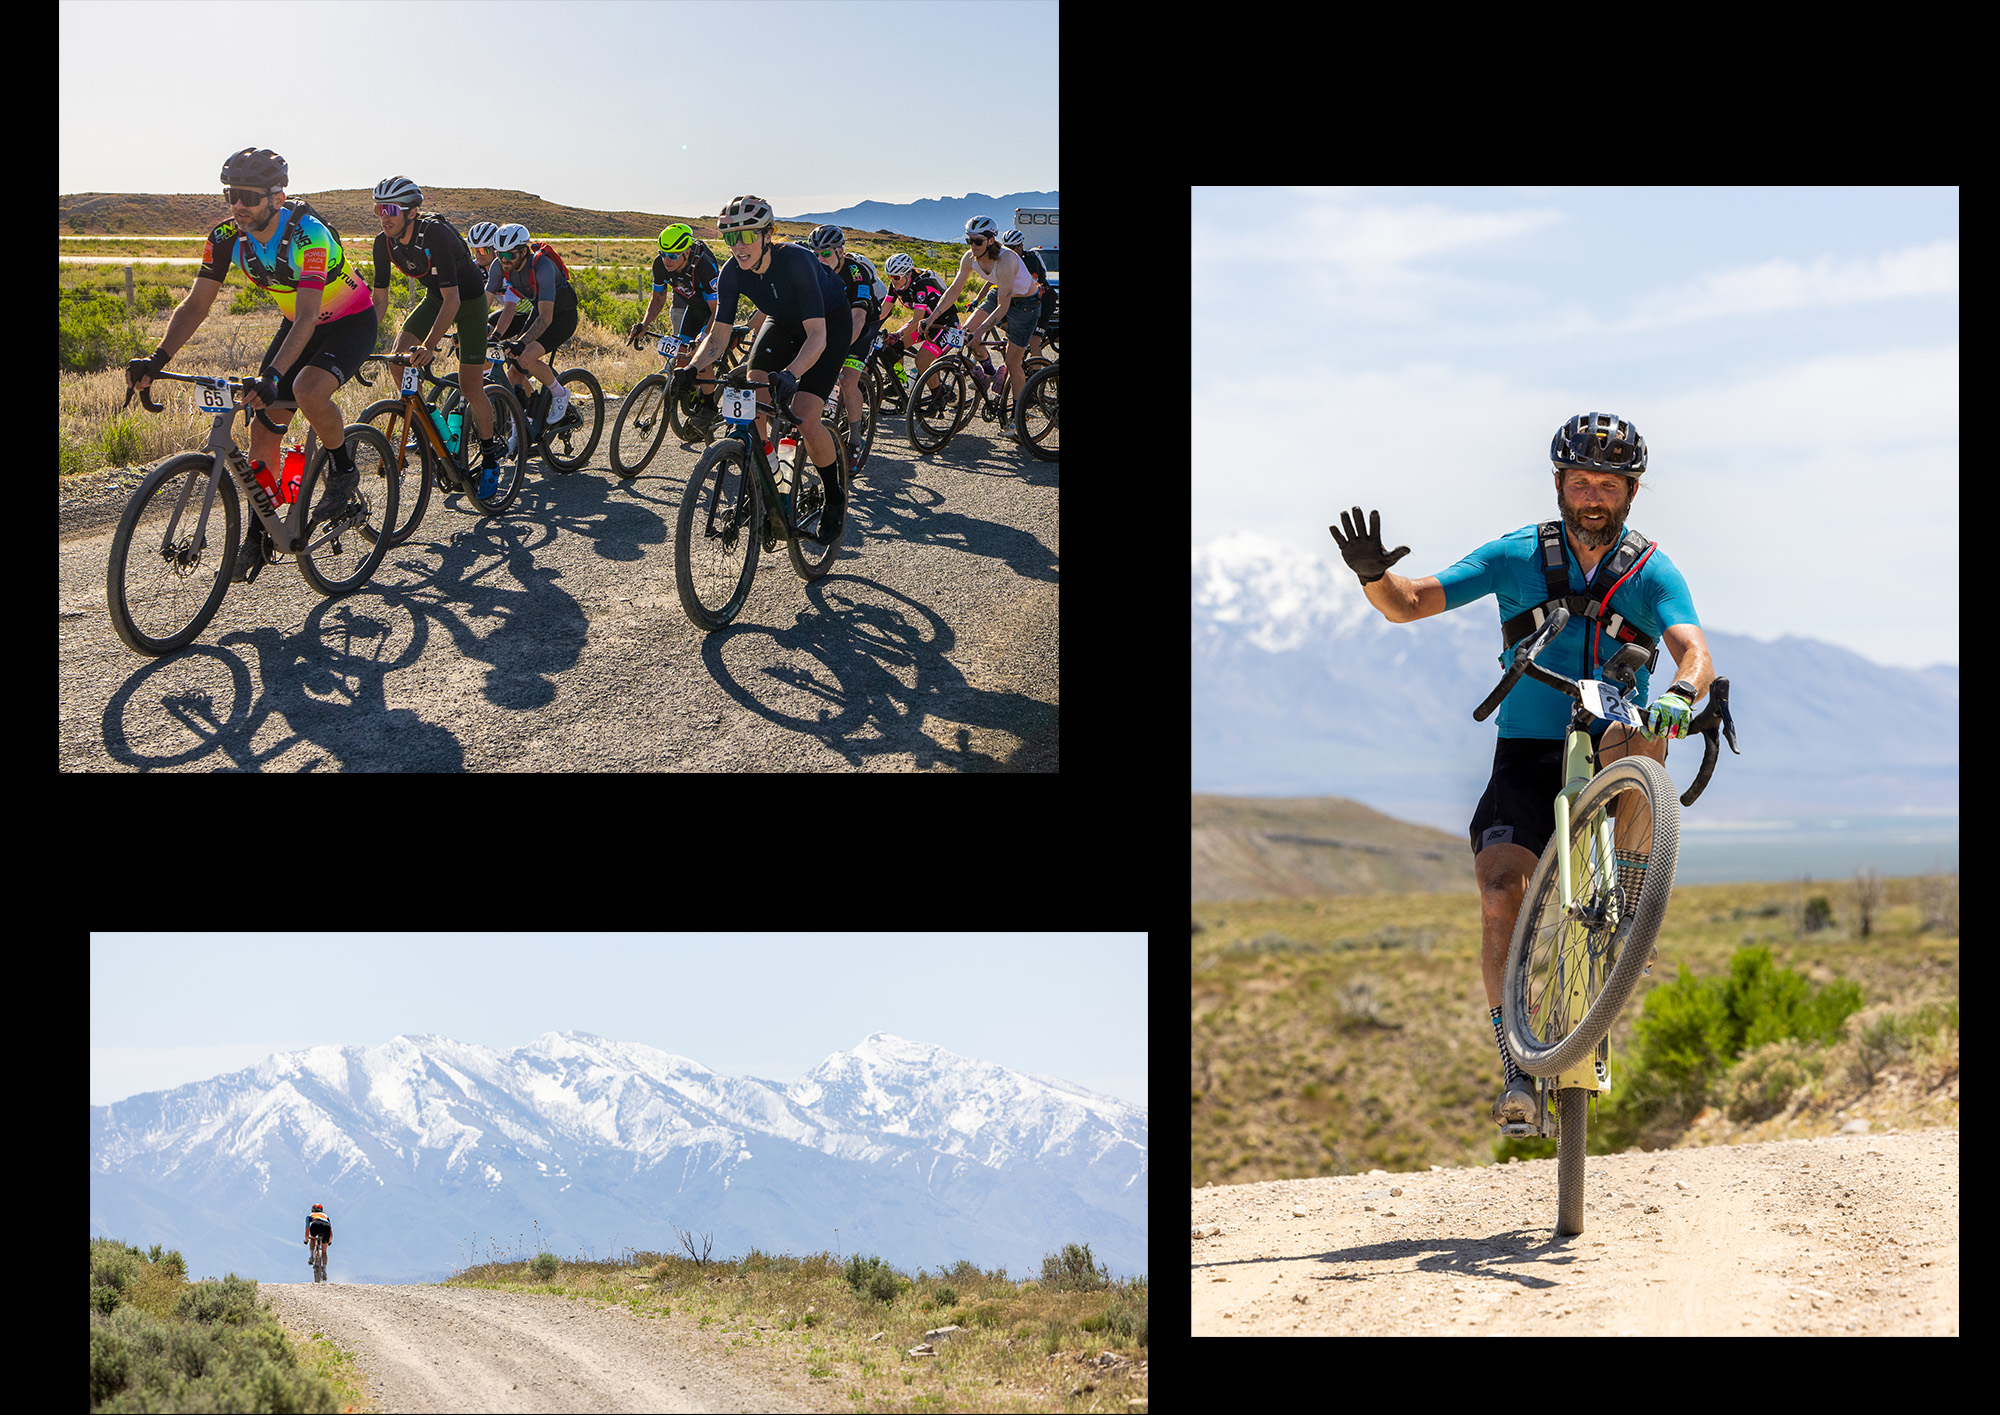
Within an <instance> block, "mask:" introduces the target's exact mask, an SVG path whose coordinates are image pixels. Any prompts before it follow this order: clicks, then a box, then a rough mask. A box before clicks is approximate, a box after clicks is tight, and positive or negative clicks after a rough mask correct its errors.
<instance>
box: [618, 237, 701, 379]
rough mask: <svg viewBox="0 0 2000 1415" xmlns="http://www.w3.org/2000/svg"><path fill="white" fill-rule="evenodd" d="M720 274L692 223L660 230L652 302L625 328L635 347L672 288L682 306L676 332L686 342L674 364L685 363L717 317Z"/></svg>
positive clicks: (676, 365)
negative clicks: (627, 328)
mask: <svg viewBox="0 0 2000 1415" xmlns="http://www.w3.org/2000/svg"><path fill="white" fill-rule="evenodd" d="M721 276H722V269H721V267H720V266H718V265H717V264H716V263H715V256H714V254H713V253H712V252H711V251H710V250H709V249H708V243H707V242H706V241H697V240H696V239H695V238H694V228H693V227H692V226H687V225H684V224H682V223H679V222H676V223H675V224H674V225H672V226H669V227H667V229H666V230H664V231H662V232H660V253H659V254H658V255H656V256H654V257H653V301H652V303H651V304H649V305H647V306H646V316H645V318H644V319H641V320H640V321H639V322H638V323H637V324H635V325H633V326H632V327H631V328H630V329H629V330H627V331H626V336H627V337H628V338H629V339H630V340H631V342H632V347H633V348H635V349H636V348H638V347H639V346H640V345H641V344H642V343H644V342H645V338H646V334H647V329H646V326H647V325H649V324H651V323H652V322H653V318H654V316H655V315H657V314H659V312H660V306H661V305H662V304H664V303H665V302H666V298H667V292H668V291H669V290H671V291H673V293H674V303H675V304H677V305H679V306H681V318H680V326H679V327H678V328H677V329H676V330H675V331H674V332H675V333H676V334H678V335H679V336H680V337H681V338H682V340H684V341H685V342H686V344H687V348H684V349H682V350H681V352H680V354H679V356H678V357H676V358H675V360H674V367H675V368H681V367H683V366H685V365H686V363H687V361H688V358H687V356H688V349H692V348H693V347H694V341H695V340H697V339H699V338H701V336H702V335H703V334H704V333H706V332H707V330H708V326H709V322H710V321H711V320H713V319H714V318H715V282H716V281H717V280H718V279H720V278H721Z"/></svg>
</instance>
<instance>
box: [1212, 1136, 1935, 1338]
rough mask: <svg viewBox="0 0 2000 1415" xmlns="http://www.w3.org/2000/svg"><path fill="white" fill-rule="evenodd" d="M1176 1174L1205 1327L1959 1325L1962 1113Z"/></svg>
mask: <svg viewBox="0 0 2000 1415" xmlns="http://www.w3.org/2000/svg"><path fill="white" fill-rule="evenodd" d="M1585 1180H1586V1183H1587V1185H1588V1188H1589V1198H1588V1201H1587V1204H1586V1207H1585V1212H1584V1231H1583V1232H1582V1233H1580V1234H1576V1235H1574V1236H1572V1237H1569V1238H1562V1239H1558V1238H1555V1237H1554V1236H1553V1227H1554V1223H1555V1210H1556V1176H1555V1161H1554V1160H1553V1159H1550V1160H1536V1161H1531V1162H1526V1163H1513V1164H1506V1165H1494V1166H1489V1167H1485V1168H1471V1169H1432V1170H1430V1171H1428V1172H1424V1173H1415V1174H1385V1173H1383V1172H1382V1171H1380V1170H1377V1171H1375V1172H1373V1173H1371V1174H1366V1175H1342V1176H1337V1177H1332V1178H1323V1179H1303V1180H1285V1181H1277V1182H1273V1183H1265V1184H1246V1185H1238V1186H1231V1187H1223V1188H1218V1187H1216V1186H1213V1185H1211V1186H1209V1187H1206V1188H1202V1189H1196V1190H1194V1191H1193V1192H1192V1216H1193V1233H1194V1237H1193V1240H1192V1261H1191V1266H1192V1270H1193V1296H1192V1307H1193V1330H1194V1334H1195V1335H1196V1336H1217V1335H1244V1336H1250V1335H1307V1336H1310V1335H1319V1336H1333V1335H1342V1336H1345V1335H1371V1336H1388V1335H1433V1336H1434V1335H1451V1334H1474V1335H1498V1334H1501V1333H1527V1334H1547V1335H1554V1334H1568V1335H1607V1336H1608V1335H1631V1336H1641V1335H1645V1336H1654V1335H1677V1336H1694V1335H1703V1336H1729V1335H1740V1336H1776V1335H1874V1336H1890V1335H1894V1336H1919V1335H1924V1336H1946V1335H1948V1336H1956V1335H1957V1334H1958V1131H1957V1130H1956V1129H1936V1130H1917V1131H1909V1132H1902V1133H1892V1134H1879V1135H1836V1136H1830V1137H1823V1138H1819V1139H1811V1140H1789V1141H1783V1142H1778V1143H1767V1144H1745V1145H1724V1146H1715V1147H1711V1148H1703V1149H1676V1150H1661V1151H1653V1152H1650V1153H1631V1154H1622V1155H1597V1156H1592V1157H1591V1158H1590V1160H1589V1161H1588V1162H1587V1164H1586V1166H1585Z"/></svg>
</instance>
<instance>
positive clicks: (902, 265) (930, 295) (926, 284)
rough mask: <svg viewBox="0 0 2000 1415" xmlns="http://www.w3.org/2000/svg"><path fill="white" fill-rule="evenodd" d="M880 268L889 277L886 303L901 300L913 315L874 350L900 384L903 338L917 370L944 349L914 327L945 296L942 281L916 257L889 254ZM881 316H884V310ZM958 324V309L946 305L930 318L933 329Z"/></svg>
mask: <svg viewBox="0 0 2000 1415" xmlns="http://www.w3.org/2000/svg"><path fill="white" fill-rule="evenodd" d="M882 270H883V273H884V274H886V275H887V276H888V277H889V294H888V300H887V304H888V306H889V307H890V308H894V307H895V306H896V305H897V304H902V305H904V306H905V307H907V308H908V309H909V310H910V311H911V313H912V314H913V315H914V316H915V317H914V318H912V319H911V320H910V322H909V323H908V324H906V325H904V326H903V327H902V328H901V329H898V330H896V331H895V332H894V333H892V334H890V335H888V336H886V337H885V338H884V339H883V340H882V347H881V348H880V349H878V350H876V353H875V358H876V362H878V363H879V364H880V365H881V366H882V368H883V370H884V371H885V372H886V373H887V374H888V376H889V377H890V378H893V379H894V380H895V381H896V386H897V387H898V388H900V387H902V383H903V370H902V367H901V364H902V357H903V342H904V340H905V339H907V340H908V341H909V343H910V352H911V354H912V355H914V356H915V358H916V361H917V372H918V373H919V374H921V373H923V371H924V370H925V369H927V368H929V367H930V366H931V365H932V364H933V363H935V362H937V360H938V358H939V357H940V356H941V355H942V354H943V353H944V350H943V349H940V348H939V347H938V346H937V345H936V344H935V343H933V342H932V341H931V339H930V338H929V337H928V336H927V335H925V334H924V332H923V331H922V330H921V329H919V328H918V327H917V322H918V320H919V319H921V318H922V317H923V316H925V315H927V314H929V313H930V312H931V311H932V310H934V309H937V308H938V301H939V300H941V299H943V298H944V282H943V281H942V280H940V279H938V278H937V276H936V275H935V274H933V273H932V272H931V271H929V270H926V269H923V268H921V267H919V266H918V265H917V263H916V261H914V260H912V259H911V258H910V257H909V256H908V255H905V254H904V253H903V252H901V251H898V252H896V254H894V255H892V256H890V257H889V260H888V263H887V264H885V265H884V266H883V267H882ZM884 318H887V312H886V311H885V312H884ZM957 325H958V311H957V310H956V309H947V310H943V311H941V312H940V313H939V315H938V317H937V319H936V320H934V321H933V322H932V329H933V332H935V331H936V330H940V329H953V328H956V327H957Z"/></svg>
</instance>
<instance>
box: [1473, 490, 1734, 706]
mask: <svg viewBox="0 0 2000 1415" xmlns="http://www.w3.org/2000/svg"><path fill="white" fill-rule="evenodd" d="M1539 529H1540V528H1539V527H1538V526H1523V527H1521V529H1520V530H1518V531H1513V532H1510V533H1509V534H1507V535H1504V536H1502V537H1500V539H1499V540H1492V541H1488V542H1487V543H1486V544H1485V545H1482V546H1480V547H1479V549H1477V550H1475V551H1473V552H1472V554H1470V555H1468V556H1466V557H1465V558H1464V559H1463V560H1461V561H1459V562H1458V563H1457V564H1456V565H1453V566H1452V567H1451V568H1449V569H1447V570H1441V571H1439V572H1438V577H1437V579H1438V583H1439V584H1440V585H1442V586H1443V587H1444V603H1445V608H1447V609H1457V608H1459V607H1460V606H1461V605H1467V604H1471V603H1472V602H1473V601H1474V600H1476V599H1480V598H1482V597H1484V596H1486V595H1498V596H1499V598H1500V622H1501V623H1503V624H1504V623H1506V622H1507V621H1508V620H1509V619H1512V618H1513V617H1514V616H1515V615H1517V614H1522V613H1525V612H1526V611H1528V610H1530V609H1533V608H1535V607H1536V606H1537V605H1539V604H1541V603H1542V602H1544V601H1545V600H1547V599H1548V597H1549V583H1548V580H1547V578H1546V577H1545V576H1544V575H1543V574H1542V557H1541V540H1540V537H1539V534H1538V532H1539ZM1563 552H1564V559H1565V561H1566V562H1567V564H1568V566H1569V583H1570V592H1571V593H1572V594H1589V593H1590V590H1591V582H1592V580H1594V579H1595V578H1596V575H1597V571H1598V570H1601V569H1603V568H1604V565H1605V562H1606V561H1608V560H1610V558H1611V556H1610V554H1609V553H1607V554H1606V555H1605V557H1604V559H1603V560H1600V561H1598V562H1597V565H1596V567H1595V568H1593V569H1592V571H1591V573H1590V574H1589V575H1585V574H1584V573H1583V567H1582V565H1581V564H1579V563H1578V561H1577V558H1576V550H1575V548H1574V547H1572V546H1571V545H1570V543H1569V532H1568V530H1567V529H1565V530H1564V532H1563ZM1610 588H1611V586H1609V585H1598V586H1597V587H1596V589H1597V595H1596V597H1598V598H1601V597H1602V596H1603V594H1604V591H1605V590H1607V589H1610ZM1611 607H1612V608H1613V609H1615V610H1617V611H1618V612H1619V613H1620V614H1622V615H1624V616H1625V618H1626V619H1627V620H1628V621H1629V622H1630V623H1631V625H1632V627H1633V628H1635V629H1637V630H1638V631H1639V632H1640V633H1642V634H1645V635H1647V636H1648V637H1650V638H1654V639H1657V638H1659V636H1660V634H1661V632H1662V631H1663V630H1664V629H1665V628H1666V627H1667V626H1668V625H1669V624H1693V625H1696V626H1699V625H1700V623H1701V621H1700V620H1699V619H1697V618H1695V613H1694V596H1693V595H1692V594H1690V593H1689V592H1688V586H1687V581H1686V580H1684V579H1682V578H1681V572H1680V571H1679V570H1677V569H1675V568H1674V562H1673V561H1671V560H1669V559H1668V558H1667V553H1666V552H1665V551H1664V550H1657V549H1656V550H1654V551H1653V553H1652V554H1651V555H1649V556H1647V557H1646V563H1645V564H1644V565H1642V566H1640V567H1639V573H1638V574H1636V575H1634V576H1633V577H1632V578H1631V579H1629V580H1627V581H1625V583H1624V584H1623V585H1622V586H1621V587H1619V589H1618V592H1617V595H1616V597H1615V598H1614V599H1613V600H1612V601H1611ZM1589 628H1590V626H1588V625H1586V624H1585V623H1584V621H1583V620H1582V619H1580V618H1574V617H1572V618H1571V620H1570V622H1569V625H1568V627H1567V628H1565V629H1564V630H1563V631H1562V633H1560V634H1558V635H1556V641H1555V642H1554V643H1552V644H1550V645H1549V647H1548V648H1547V649H1546V650H1545V651H1543V652H1542V653H1541V654H1540V655H1538V656H1537V658H1536V662H1538V663H1542V664H1545V665H1546V666H1547V667H1548V668H1549V669H1550V670H1551V671H1553V672H1556V673H1561V674H1563V675H1565V676H1566V677H1570V678H1582V677H1585V676H1587V674H1588V671H1589V669H1588V664H1589V652H1590V644H1589ZM1605 638H1606V639H1607V640H1608V638H1609V636H1608V635H1606V636H1605ZM1616 651H1617V646H1616V645H1615V644H1609V643H1606V644H1602V645H1600V646H1599V648H1598V663H1599V664H1600V665H1601V664H1602V663H1603V662H1604V661H1605V660H1607V659H1609V658H1610V657H1611V655H1612V654H1613V653H1615V652H1616ZM1499 661H1500V662H1501V663H1502V664H1503V665H1504V664H1511V663H1512V662H1513V656H1512V654H1511V653H1508V652H1506V651H1505V650H1503V651H1502V652H1501V654H1500V657H1499ZM1667 662H1668V660H1667V658H1666V657H1664V656H1663V657H1662V658H1661V660H1660V663H1661V667H1662V668H1664V667H1665V666H1666V664H1667ZM1648 682H1649V675H1648V673H1647V671H1646V670H1645V669H1643V668H1642V669H1640V670H1639V680H1638V692H1637V693H1636V694H1635V695H1634V697H1635V700H1636V702H1637V704H1638V705H1639V706H1642V707H1643V706H1644V705H1645V703H1646V692H1647V686H1648ZM1574 701H1575V700H1574V699H1572V698H1571V697H1570V696H1569V695H1568V694H1566V693H1562V692H1559V691H1557V690H1556V689H1554V688H1551V687H1549V686H1547V685H1546V684H1543V683H1537V682H1536V681H1535V680H1534V679H1532V678H1525V677H1524V678H1522V680H1521V681H1520V682H1519V683H1516V684H1515V685H1514V691H1513V692H1511V693H1509V694H1508V695H1507V699H1506V701H1505V702H1503V703H1501V704H1500V735H1501V736H1502V737H1533V738H1539V739H1541V740H1544V741H1551V742H1560V741H1561V740H1562V739H1563V737H1564V735H1565V734H1566V733H1567V732H1568V731H1569V711H1570V708H1571V706H1572V705H1573V703H1574ZM1609 725H1610V724H1608V723H1607V722H1605V721H1604V720H1603V719H1602V718H1599V719H1597V721H1596V723H1595V724H1594V727H1596V728H1601V727H1606V726H1609Z"/></svg>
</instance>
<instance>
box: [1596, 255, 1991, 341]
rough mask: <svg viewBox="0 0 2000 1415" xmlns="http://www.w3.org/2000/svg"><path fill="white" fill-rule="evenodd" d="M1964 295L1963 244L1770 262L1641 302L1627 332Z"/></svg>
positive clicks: (1704, 279) (1726, 272)
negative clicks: (1960, 280) (1960, 288)
mask: <svg viewBox="0 0 2000 1415" xmlns="http://www.w3.org/2000/svg"><path fill="white" fill-rule="evenodd" d="M1957 293H1958V241H1957V240H1956V239H1953V240H1947V241H1935V242H1932V243H1931V244H1930V245H1927V246H1913V247H1911V248H1910V249H1908V250H1900V251H1889V252H1886V253H1884V254H1881V255H1876V256H1867V257H1860V258H1856V259H1836V258H1835V257H1833V256H1821V257H1819V258H1818V259H1817V260H1813V261H1806V262H1801V261H1795V260H1768V261H1765V262H1763V263H1762V264H1760V265H1745V266H1737V267H1734V268H1732V269H1728V270H1717V271H1712V272H1710V273H1709V274H1707V275H1704V276H1702V277H1700V278H1699V279H1696V280H1692V281H1689V282H1688V283H1686V284H1684V285H1680V286H1676V287H1674V288H1671V289H1667V290H1661V291H1658V292H1656V293H1654V294H1652V295H1648V296H1646V297H1645V298H1643V299H1641V300H1640V301H1639V303H1638V305H1637V306H1636V307H1635V308H1634V310H1633V312H1632V316H1631V318H1630V319H1628V320H1627V321H1626V322H1625V324H1624V327H1625V328H1627V329H1657V328H1662V327H1665V326H1669V325H1676V324H1695V323H1699V322H1701V321H1705V320H1712V319H1731V318H1737V317H1740V316H1742V315H1755V314H1770V313H1774V312H1777V311H1780V310H1800V309H1825V308H1833V307H1837V306H1841V305H1852V304H1859V303H1862V302H1863V301H1867V300H1894V299H1906V298H1909V297H1911V296H1922V295H1956V294H1957Z"/></svg>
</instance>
